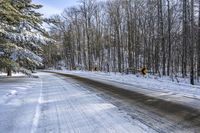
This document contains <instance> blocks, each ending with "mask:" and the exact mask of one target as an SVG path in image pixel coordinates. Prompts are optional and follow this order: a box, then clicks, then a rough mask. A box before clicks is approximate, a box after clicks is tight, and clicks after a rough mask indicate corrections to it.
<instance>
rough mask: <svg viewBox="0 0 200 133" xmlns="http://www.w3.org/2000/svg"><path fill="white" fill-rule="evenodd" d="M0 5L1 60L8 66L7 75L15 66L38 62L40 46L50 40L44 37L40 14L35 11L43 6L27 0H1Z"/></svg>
mask: <svg viewBox="0 0 200 133" xmlns="http://www.w3.org/2000/svg"><path fill="white" fill-rule="evenodd" d="M0 7H1V8H0V9H1V10H0V14H1V16H2V17H1V19H0V21H1V24H0V41H1V44H0V47H1V51H2V52H3V53H4V54H2V55H1V56H0V60H1V62H3V64H4V67H6V68H7V73H8V76H11V70H14V68H15V69H16V68H17V66H20V67H26V68H32V67H34V66H35V65H40V64H41V63H42V58H41V57H40V56H39V55H41V52H42V48H41V46H42V45H44V44H48V43H49V42H51V40H50V39H48V38H47V37H45V35H47V34H46V33H45V30H44V29H43V28H42V22H43V19H42V17H41V14H40V13H38V12H36V11H35V10H37V9H39V8H41V7H42V6H41V5H35V4H32V2H31V1H27V0H20V1H19V0H12V1H11V0H3V1H2V2H1V3H0ZM2 60H3V61H2ZM16 64H18V65H16Z"/></svg>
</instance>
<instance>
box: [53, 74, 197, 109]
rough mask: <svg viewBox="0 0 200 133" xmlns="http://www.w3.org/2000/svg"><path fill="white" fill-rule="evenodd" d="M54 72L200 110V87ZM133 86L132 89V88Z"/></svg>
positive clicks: (148, 78)
mask: <svg viewBox="0 0 200 133" xmlns="http://www.w3.org/2000/svg"><path fill="white" fill-rule="evenodd" d="M51 71H54V72H60V73H67V74H72V75H77V76H81V77H86V78H89V79H92V80H97V81H101V82H106V83H108V84H114V85H116V86H117V85H120V86H125V87H127V86H128V87H129V88H128V89H132V90H134V91H138V92H141V93H145V94H148V95H150V96H156V97H159V98H161V99H165V100H172V101H173V100H174V101H178V102H182V103H189V104H191V105H192V106H193V107H195V106H196V105H198V106H199V107H198V108H199V109H200V104H199V102H200V86H198V85H190V84H187V83H176V82H172V81H170V80H169V79H167V78H162V79H155V78H152V77H151V76H146V77H143V76H139V77H138V76H136V75H132V74H130V75H125V74H124V75H123V74H120V73H104V72H85V71H68V70H61V71H60V70H51ZM131 86H132V88H131Z"/></svg>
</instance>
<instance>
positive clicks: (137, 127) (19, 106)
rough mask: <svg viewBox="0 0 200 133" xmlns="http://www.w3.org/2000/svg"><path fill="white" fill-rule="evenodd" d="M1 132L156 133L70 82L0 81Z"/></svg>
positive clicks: (42, 76)
mask: <svg viewBox="0 0 200 133" xmlns="http://www.w3.org/2000/svg"><path fill="white" fill-rule="evenodd" d="M0 115H1V117H0V132H2V133H94V132H96V133H105V132H107V133H126V132H127V133H128V132H129V133H132V132H134V133H147V132H148V133H155V131H154V130H153V129H151V128H149V127H148V126H146V125H144V124H143V123H141V122H139V121H138V120H133V119H131V118H130V117H129V116H128V115H127V114H126V113H125V112H123V111H120V110H118V108H117V107H116V106H114V105H113V104H111V103H109V102H108V101H106V100H104V99H102V98H100V97H99V96H98V95H97V94H95V93H93V92H90V91H89V90H87V88H84V87H82V86H81V85H79V84H77V83H73V82H71V81H70V79H67V78H66V79H61V78H59V77H56V76H55V75H53V74H50V73H39V78H36V79H34V78H26V77H17V78H16V77H11V78H1V79H0Z"/></svg>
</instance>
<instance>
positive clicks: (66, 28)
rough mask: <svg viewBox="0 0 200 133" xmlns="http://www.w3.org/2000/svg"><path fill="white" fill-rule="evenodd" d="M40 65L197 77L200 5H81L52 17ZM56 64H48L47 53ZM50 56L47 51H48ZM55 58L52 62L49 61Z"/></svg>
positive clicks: (162, 0) (143, 1) (136, 0)
mask: <svg viewBox="0 0 200 133" xmlns="http://www.w3.org/2000/svg"><path fill="white" fill-rule="evenodd" d="M52 18H54V19H55V20H56V21H57V22H58V23H57V24H56V26H52V27H51V29H50V32H51V35H52V36H53V37H54V38H55V39H56V40H57V42H58V44H59V45H58V46H59V47H57V50H56V49H51V48H46V53H48V55H46V61H47V62H48V63H50V64H49V65H51V62H55V60H64V61H65V64H66V66H67V68H69V69H77V68H79V69H83V70H89V71H91V70H93V69H94V68H95V69H98V70H99V71H107V72H120V73H130V72H131V73H137V71H138V70H139V69H141V68H143V67H146V68H147V69H148V72H149V73H151V74H154V75H156V74H157V75H160V76H162V75H163V76H165V75H167V76H182V77H183V78H184V77H190V82H191V84H194V82H195V79H197V78H198V77H199V76H200V0H199V1H194V0H109V1H97V0H81V1H80V2H79V5H77V6H75V7H71V8H68V9H65V10H64V11H63V13H62V14H61V15H55V16H53V17H52ZM50 49H51V50H53V51H57V52H59V55H60V57H59V58H55V59H53V58H49V57H51V55H52V54H55V53H50V52H48V51H49V50H50ZM51 50H50V51H51ZM54 57H55V56H54Z"/></svg>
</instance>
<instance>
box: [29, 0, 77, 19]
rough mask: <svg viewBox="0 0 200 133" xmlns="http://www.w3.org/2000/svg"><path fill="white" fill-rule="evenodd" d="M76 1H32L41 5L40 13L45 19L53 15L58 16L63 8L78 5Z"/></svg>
mask: <svg viewBox="0 0 200 133" xmlns="http://www.w3.org/2000/svg"><path fill="white" fill-rule="evenodd" d="M77 1H78V0H33V3H35V4H41V5H43V8H42V9H40V12H41V13H42V14H44V16H45V17H49V16H51V15H54V14H60V13H62V11H63V10H64V9H65V8H68V7H71V6H75V5H78V3H77Z"/></svg>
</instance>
